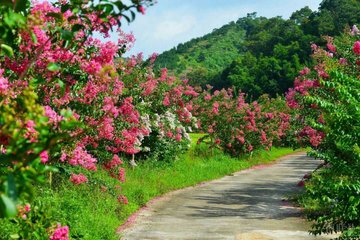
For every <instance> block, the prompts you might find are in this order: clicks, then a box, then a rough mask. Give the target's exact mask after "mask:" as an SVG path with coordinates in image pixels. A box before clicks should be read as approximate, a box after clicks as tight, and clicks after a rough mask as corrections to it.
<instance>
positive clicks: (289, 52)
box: [155, 0, 360, 98]
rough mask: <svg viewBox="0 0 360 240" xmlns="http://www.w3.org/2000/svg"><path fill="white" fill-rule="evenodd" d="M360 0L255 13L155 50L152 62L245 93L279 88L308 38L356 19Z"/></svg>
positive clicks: (305, 58) (300, 59) (301, 58)
mask: <svg viewBox="0 0 360 240" xmlns="http://www.w3.org/2000/svg"><path fill="white" fill-rule="evenodd" d="M359 12H360V1H358V0H324V1H323V2H322V3H321V4H320V6H319V10H318V11H312V10H311V9H310V8H308V7H304V8H302V9H300V10H298V11H296V12H294V13H293V14H292V15H291V17H290V19H283V18H281V17H274V18H265V17H259V16H257V15H256V13H250V14H248V15H247V16H246V17H243V18H240V19H238V20H237V21H236V22H231V23H229V24H226V25H224V26H222V27H221V28H219V29H214V30H213V31H212V33H209V34H207V35H205V36H203V37H199V38H195V39H192V40H190V41H188V42H186V43H182V44H179V45H178V46H177V47H174V48H172V49H170V50H169V51H165V52H164V53H162V54H160V55H159V56H158V59H157V60H156V62H155V65H156V67H158V68H163V67H166V68H168V69H169V70H170V72H172V73H173V74H175V75H177V76H179V77H181V78H187V79H189V80H190V83H191V84H192V85H200V86H204V85H206V84H211V85H213V86H214V87H215V89H221V88H223V87H231V86H234V87H235V88H236V89H237V90H240V89H241V90H242V91H244V92H246V93H247V94H248V95H249V96H248V97H249V98H257V97H258V96H260V95H261V94H264V93H267V94H270V95H271V96H276V95H277V94H283V93H284V92H286V91H287V89H288V88H289V87H291V86H292V83H293V79H294V78H295V76H296V75H297V74H298V72H299V70H300V69H301V68H302V67H303V66H304V65H305V64H306V63H307V62H309V61H311V60H310V58H309V55H310V54H311V48H310V44H311V43H316V44H320V45H321V44H323V43H324V40H323V38H322V37H321V36H324V35H331V36H336V35H339V34H340V33H341V32H343V29H344V28H345V27H346V26H352V25H353V24H357V23H359V22H360V16H359V14H358V13H359Z"/></svg>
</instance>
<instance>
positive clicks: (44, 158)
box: [39, 151, 49, 164]
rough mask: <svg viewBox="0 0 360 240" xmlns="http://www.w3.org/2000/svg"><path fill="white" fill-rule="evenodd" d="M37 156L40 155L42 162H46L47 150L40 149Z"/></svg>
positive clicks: (47, 157) (47, 158)
mask: <svg viewBox="0 0 360 240" xmlns="http://www.w3.org/2000/svg"><path fill="white" fill-rule="evenodd" d="M39 157H40V160H41V162H42V163H44V164H45V163H47V161H48V160H49V154H48V152H47V151H42V152H41V153H40V155H39Z"/></svg>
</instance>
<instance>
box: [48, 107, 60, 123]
mask: <svg viewBox="0 0 360 240" xmlns="http://www.w3.org/2000/svg"><path fill="white" fill-rule="evenodd" d="M44 108H45V116H46V117H48V118H49V123H53V124H54V125H55V126H57V124H58V123H59V122H60V121H61V120H63V117H62V116H59V115H58V114H57V113H56V112H55V111H54V110H52V109H51V107H50V106H45V107H44Z"/></svg>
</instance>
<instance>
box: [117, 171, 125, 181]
mask: <svg viewBox="0 0 360 240" xmlns="http://www.w3.org/2000/svg"><path fill="white" fill-rule="evenodd" d="M118 179H119V180H120V181H121V182H125V168H119V175H118Z"/></svg>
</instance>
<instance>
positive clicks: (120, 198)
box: [117, 195, 129, 205]
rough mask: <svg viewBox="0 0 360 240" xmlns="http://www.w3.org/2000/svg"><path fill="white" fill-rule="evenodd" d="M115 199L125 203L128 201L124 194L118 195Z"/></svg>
mask: <svg viewBox="0 0 360 240" xmlns="http://www.w3.org/2000/svg"><path fill="white" fill-rule="evenodd" d="M117 200H118V202H119V203H123V204H125V205H126V204H128V203H129V201H128V199H127V198H126V197H125V196H124V195H120V196H119V197H118V199H117Z"/></svg>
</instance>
